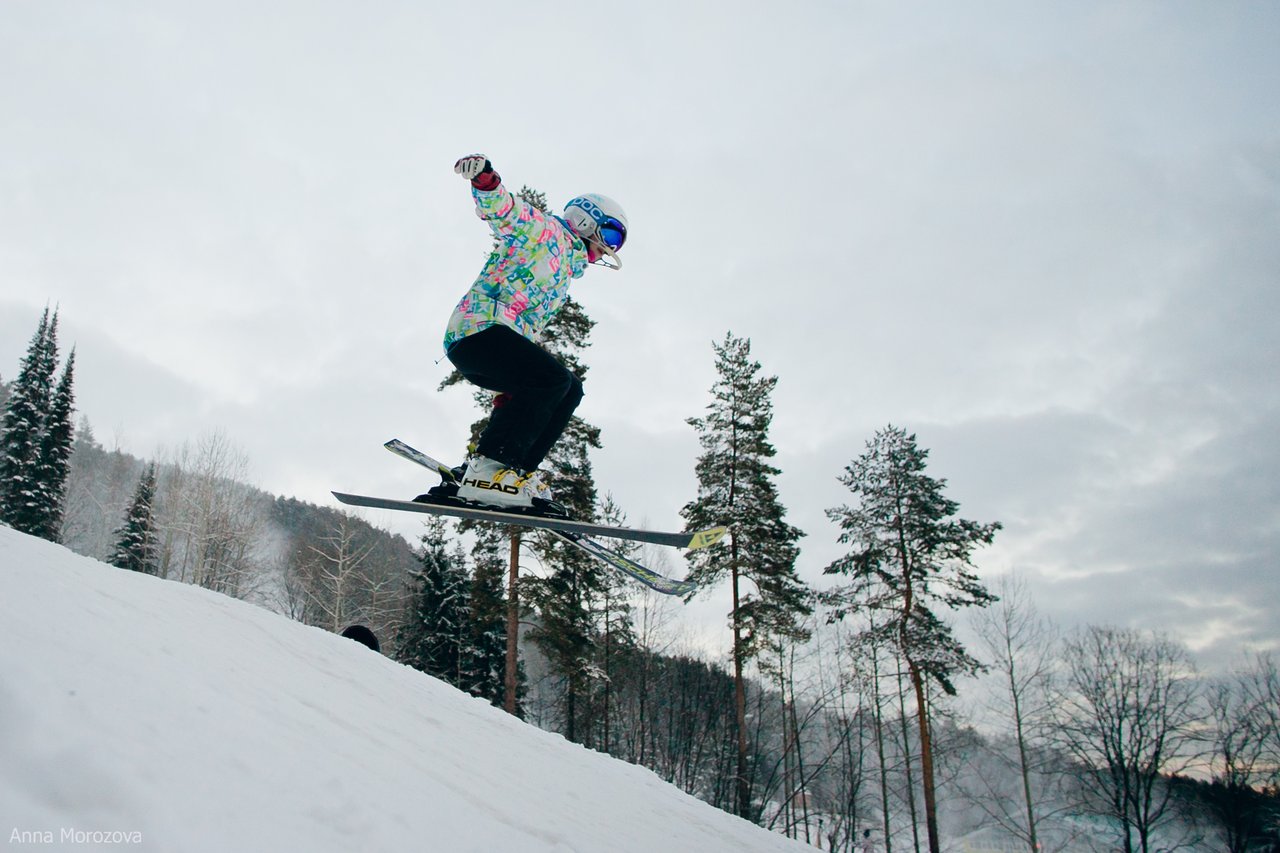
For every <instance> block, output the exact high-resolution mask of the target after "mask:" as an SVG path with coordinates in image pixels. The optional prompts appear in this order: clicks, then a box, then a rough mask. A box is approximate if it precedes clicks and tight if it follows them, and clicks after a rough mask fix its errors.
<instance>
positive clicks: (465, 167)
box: [453, 154, 492, 181]
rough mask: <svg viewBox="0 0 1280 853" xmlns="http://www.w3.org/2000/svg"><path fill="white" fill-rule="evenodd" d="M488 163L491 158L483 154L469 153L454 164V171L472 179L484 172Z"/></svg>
mask: <svg viewBox="0 0 1280 853" xmlns="http://www.w3.org/2000/svg"><path fill="white" fill-rule="evenodd" d="M488 163H489V158H488V157H485V156H484V155H483V154H468V155H467V156H466V157H463V158H462V159H461V160H459V161H458V162H456V163H454V164H453V171H455V172H457V173H458V174H459V175H461V176H462V177H464V178H466V179H467V180H468V181H470V180H473V179H474V178H475V177H476V175H479V174H480V173H481V172H483V171H484V167H485V166H486V165H487V164H488ZM490 168H492V167H490Z"/></svg>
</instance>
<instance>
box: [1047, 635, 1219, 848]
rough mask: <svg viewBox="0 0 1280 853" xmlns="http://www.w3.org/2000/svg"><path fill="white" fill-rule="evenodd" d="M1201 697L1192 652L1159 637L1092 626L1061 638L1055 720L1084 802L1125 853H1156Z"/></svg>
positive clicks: (1185, 761)
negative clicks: (1172, 781)
mask: <svg viewBox="0 0 1280 853" xmlns="http://www.w3.org/2000/svg"><path fill="white" fill-rule="evenodd" d="M1197 698H1198V697H1197V682H1196V679H1195V671H1194V668H1193V666H1192V664H1191V661H1190V659H1189V657H1188V655H1187V653H1186V651H1185V650H1184V649H1183V647H1182V646H1180V645H1178V644H1176V643H1174V642H1172V641H1171V640H1168V639H1166V638H1164V637H1162V636H1159V635H1155V636H1144V635H1142V634H1139V633H1138V632H1136V631H1133V630H1128V629H1121V628H1110V627H1097V626H1093V627H1089V628H1086V629H1083V630H1081V631H1080V632H1078V633H1077V634H1076V635H1075V636H1073V637H1072V638H1070V639H1069V640H1068V641H1067V643H1066V645H1065V673H1064V683H1063V684H1062V685H1061V689H1060V690H1059V691H1058V692H1057V696H1056V702H1055V704H1056V706H1057V709H1058V711H1059V717H1058V719H1057V721H1056V728H1057V731H1058V733H1059V737H1060V739H1061V745H1062V747H1063V748H1064V749H1065V750H1066V751H1067V752H1068V753H1069V754H1070V755H1071V756H1072V757H1073V758H1074V760H1075V761H1076V762H1077V763H1078V764H1079V766H1080V767H1081V768H1082V771H1081V772H1082V773H1083V774H1084V778H1083V779H1082V780H1081V782H1082V784H1081V785H1080V789H1079V804H1080V806H1081V807H1082V808H1083V810H1084V811H1085V812H1086V813H1089V814H1093V815H1096V816H1099V817H1103V818H1106V819H1108V820H1109V821H1111V822H1112V824H1113V825H1114V826H1115V827H1116V830H1117V833H1118V835H1119V840H1120V843H1121V847H1122V849H1123V851H1124V853H1134V851H1141V853H1152V842H1153V834H1154V833H1155V831H1156V830H1157V829H1158V828H1160V827H1161V826H1162V825H1164V824H1166V823H1171V821H1170V820H1169V819H1170V818H1171V817H1172V816H1173V812H1174V809H1173V791H1172V789H1171V788H1170V786H1168V785H1166V784H1165V783H1164V780H1163V779H1162V774H1167V773H1175V772H1178V771H1180V770H1182V769H1184V768H1185V767H1186V766H1187V764H1188V763H1190V761H1189V760H1190V759H1191V758H1192V757H1193V756H1192V754H1191V753H1192V749H1191V747H1192V744H1193V740H1194V727H1195V725H1196V724H1197V723H1198V722H1199V715H1198V711H1197ZM1162 846H1164V847H1168V846H1169V845H1168V844H1164V845H1162Z"/></svg>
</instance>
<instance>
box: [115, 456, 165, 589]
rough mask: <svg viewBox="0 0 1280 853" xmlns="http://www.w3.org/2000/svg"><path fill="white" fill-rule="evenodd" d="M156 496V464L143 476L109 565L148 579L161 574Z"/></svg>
mask: <svg viewBox="0 0 1280 853" xmlns="http://www.w3.org/2000/svg"><path fill="white" fill-rule="evenodd" d="M155 495H156V466H155V463H154V462H153V463H151V464H150V465H148V466H147V468H146V470H145V471H143V472H142V479H140V480H139V481H138V488H137V490H136V491H135V492H134V493H133V502H132V503H131V504H129V511H128V513H127V514H126V515H125V519H124V524H123V525H122V526H121V527H120V529H119V530H117V531H116V548H115V551H114V552H112V554H111V558H110V559H109V560H108V561H107V562H109V563H110V564H111V565H113V566H117V567H119V568H121V569H129V570H131V571H135V572H144V573H145V574H148V575H154V574H159V567H158V566H157V564H156V538H155V531H154V529H153V515H152V505H153V503H154V501H155Z"/></svg>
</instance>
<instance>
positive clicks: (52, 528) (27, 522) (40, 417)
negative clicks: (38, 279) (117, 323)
mask: <svg viewBox="0 0 1280 853" xmlns="http://www.w3.org/2000/svg"><path fill="white" fill-rule="evenodd" d="M57 368H58V315H57V312H54V313H53V315H52V316H50V314H49V309H48V308H46V309H45V310H44V314H43V315H42V316H41V318H40V324H39V326H38V327H37V329H36V333H35V334H34V335H33V336H32V338H31V342H30V344H29V345H28V347H27V354H26V355H25V356H24V357H23V359H22V362H21V365H20V368H19V371H18V377H17V378H16V379H15V380H14V381H13V383H12V385H11V387H10V393H9V400H8V405H7V406H6V408H5V416H4V430H3V433H2V434H0V522H4V523H6V524H8V525H10V526H11V527H13V528H14V529H16V530H21V531H23V532H24V533H32V534H35V535H39V536H44V537H45V538H50V539H52V538H55V537H56V535H57V520H56V519H55V518H50V496H51V495H52V494H55V493H56V494H57V495H58V500H59V507H57V509H58V510H59V513H60V501H61V492H62V489H63V488H64V487H65V481H66V473H65V471H66V469H65V465H64V467H63V468H62V472H63V473H62V481H61V482H60V483H54V482H49V483H45V482H43V481H42V480H41V476H42V474H43V475H44V476H48V475H49V474H50V473H51V472H54V471H56V470H57V465H56V464H54V465H52V466H49V467H46V468H45V469H44V470H43V471H42V465H43V461H44V460H43V458H42V454H43V452H44V450H45V444H46V441H48V440H49V439H48V438H47V436H46V432H47V430H48V428H49V426H51V425H54V426H56V424H57V420H56V419H53V418H51V412H52V408H53V403H54V398H55V390H54V385H53V377H54V373H55V372H56V371H57ZM63 378H64V380H65V382H66V390H65V395H64V397H63V399H62V401H61V403H60V405H61V404H65V405H66V407H67V410H68V411H67V419H68V421H69V418H70V402H71V393H70V391H71V370H70V363H68V370H67V372H66V373H65V374H64V377H63ZM59 387H62V386H61V384H60V385H59ZM51 422H52V423H51ZM57 446H58V445H57V442H53V443H51V445H50V449H53V448H55V447H57ZM68 447H69V438H68ZM51 461H53V460H51Z"/></svg>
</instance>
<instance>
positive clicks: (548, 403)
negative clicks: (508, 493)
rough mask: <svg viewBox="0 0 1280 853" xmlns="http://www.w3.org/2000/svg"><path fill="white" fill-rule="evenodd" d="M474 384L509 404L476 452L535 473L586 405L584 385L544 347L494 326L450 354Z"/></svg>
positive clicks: (492, 419) (492, 421) (495, 418)
mask: <svg viewBox="0 0 1280 853" xmlns="http://www.w3.org/2000/svg"><path fill="white" fill-rule="evenodd" d="M448 356H449V361H451V362H453V366H454V367H456V368H458V371H459V372H460V373H461V374H462V375H463V376H464V377H466V379H467V381H468V382H471V383H472V384H474V385H479V386H480V387H481V388H485V389H488V390H490V391H497V392H500V393H504V394H506V395H508V396H507V399H506V400H505V401H504V403H503V404H502V405H499V406H497V407H496V408H494V410H493V414H492V415H491V416H490V418H489V426H488V427H486V428H485V431H484V434H483V435H481V436H480V445H479V446H478V447H477V448H476V452H477V453H479V454H480V455H481V456H487V457H489V458H490V459H496V460H497V461H499V462H501V463H502V464H503V465H507V466H509V467H512V468H518V469H521V470H523V471H533V470H536V469H537V468H538V466H539V465H541V464H542V460H543V459H545V458H546V456H547V453H549V452H550V451H551V447H552V445H554V444H555V443H556V440H557V439H559V438H560V434H561V433H563V432H564V430H565V427H567V426H568V425H569V419H570V418H571V417H573V412H574V410H575V409H576V408H578V403H580V402H582V382H581V380H579V379H578V377H576V376H574V375H573V373H572V372H571V371H570V370H569V368H567V367H565V366H564V365H563V364H561V363H560V360H559V359H557V358H556V357H555V356H553V355H552V354H551V353H549V352H547V351H546V350H544V349H543V348H542V347H540V346H538V345H537V344H535V343H534V342H533V341H530V340H529V339H528V338H525V337H524V336H523V335H521V334H520V333H519V332H516V331H514V330H512V329H509V328H507V327H506V326H502V325H497V326H490V327H489V328H487V329H484V330H483V331H479V332H476V333H475V334H474V335H468V336H467V337H465V338H463V339H462V340H460V341H458V342H457V343H456V344H454V345H453V346H452V347H451V348H450V349H449V353H448Z"/></svg>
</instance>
